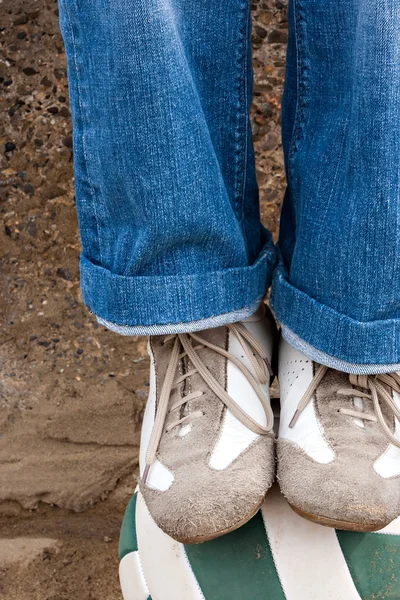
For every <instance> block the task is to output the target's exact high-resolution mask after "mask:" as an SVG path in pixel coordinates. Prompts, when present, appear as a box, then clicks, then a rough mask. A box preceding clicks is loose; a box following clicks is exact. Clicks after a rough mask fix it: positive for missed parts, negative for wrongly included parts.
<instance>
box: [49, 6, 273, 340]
mask: <svg viewBox="0 0 400 600" xmlns="http://www.w3.org/2000/svg"><path fill="white" fill-rule="evenodd" d="M249 13H250V11H249V3H248V2H247V0H230V1H229V2H227V3H225V4H223V5H219V6H218V7H217V6H216V5H215V4H214V2H213V1H211V0H196V1H194V0H60V17H61V27H62V32H63V36H64V40H65V45H66V50H67V57H68V69H69V83H70V96H71V106H72V113H73V121H74V160H75V179H76V192H77V206H78V214H79V223H80V230H81V238H82V247H83V252H82V259H81V281H82V290H83V299H84V302H85V303H86V304H87V305H88V306H89V307H90V309H91V310H92V311H93V312H94V313H95V314H96V315H97V316H98V317H99V318H100V319H103V320H105V321H107V322H112V323H113V324H114V325H115V326H116V325H122V326H127V327H139V328H140V330H141V331H142V332H143V333H150V332H151V331H152V330H154V327H155V326H156V327H157V326H168V325H171V326H174V328H175V330H176V329H179V324H182V330H184V329H185V328H187V325H186V324H187V323H188V322H192V321H201V320H204V322H207V321H206V320H209V319H213V318H214V317H217V316H218V315H227V314H229V313H232V315H231V317H229V319H230V320H232V321H234V320H236V319H237V314H242V313H243V314H248V312H249V310H252V311H253V310H255V308H257V305H258V304H259V303H260V301H261V299H262V297H263V296H264V294H265V292H266V289H267V287H268V285H269V284H270V282H271V279H272V269H273V266H274V264H275V249H274V247H273V244H272V241H271V236H270V234H269V233H268V232H266V231H265V230H264V228H263V227H262V225H261V223H260V217H259V201H258V188H257V183H256V179H255V164H254V154H253V148H252V141H251V134H250V124H249V107H250V103H251V90H252V70H251V47H250V43H249V39H250V14H249ZM243 311H244V312H243ZM164 330H165V327H164ZM171 330H172V329H171Z"/></svg>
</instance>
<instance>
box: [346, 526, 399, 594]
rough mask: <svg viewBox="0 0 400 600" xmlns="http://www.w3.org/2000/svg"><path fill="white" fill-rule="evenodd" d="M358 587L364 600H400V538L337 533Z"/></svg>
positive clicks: (373, 534)
mask: <svg viewBox="0 0 400 600" xmlns="http://www.w3.org/2000/svg"><path fill="white" fill-rule="evenodd" d="M336 534H337V537H338V540H339V543H340V546H341V548H342V552H343V554H344V557H345V559H346V562H347V565H348V567H349V570H350V573H351V576H352V578H353V581H354V584H355V586H356V588H357V591H358V593H359V594H360V596H361V598H362V599H363V600H399V598H400V537H399V536H395V535H386V534H383V533H364V534H363V533H353V532H351V531H337V532H336Z"/></svg>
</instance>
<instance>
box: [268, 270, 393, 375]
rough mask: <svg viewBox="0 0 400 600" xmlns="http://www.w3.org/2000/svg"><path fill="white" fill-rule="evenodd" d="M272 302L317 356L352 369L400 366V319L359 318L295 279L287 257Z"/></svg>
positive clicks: (285, 326)
mask: <svg viewBox="0 0 400 600" xmlns="http://www.w3.org/2000/svg"><path fill="white" fill-rule="evenodd" d="M271 306H272V308H273V310H274V313H275V317H276V318H277V320H278V321H279V322H280V324H281V325H282V331H283V334H284V337H285V338H286V339H287V341H288V342H289V343H290V344H291V345H293V346H295V347H297V348H298V349H299V350H301V351H302V352H304V353H305V354H307V355H308V356H309V357H310V358H312V359H313V360H315V361H317V362H320V363H321V364H326V365H327V366H331V367H332V368H336V369H338V370H341V371H346V372H349V373H370V374H373V373H382V372H384V373H388V372H393V371H398V370H399V368H398V367H399V366H400V319H397V318H393V319H384V320H376V321H356V320H355V319H353V318H351V317H349V316H347V315H345V314H342V313H340V312H337V311H336V310H334V309H333V308H331V307H329V306H327V305H324V304H321V303H320V302H318V301H317V300H315V299H314V298H312V297H311V296H308V295H307V294H306V293H304V292H302V291H301V290H299V289H298V288H296V287H294V286H293V285H291V284H290V283H289V281H288V273H287V270H286V268H285V267H284V266H283V265H282V264H281V263H280V264H279V266H278V267H277V269H276V270H275V273H274V278H273V283H272V292H271ZM289 332H290V333H289ZM317 352H318V354H317Z"/></svg>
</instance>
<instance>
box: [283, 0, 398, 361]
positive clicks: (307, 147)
mask: <svg viewBox="0 0 400 600" xmlns="http://www.w3.org/2000/svg"><path fill="white" fill-rule="evenodd" d="M290 9H291V10H290V35H289V38H290V40H289V48H288V59H287V78H286V90H285V96H284V104H283V123H284V125H283V144H284V150H285V160H286V170H287V181H288V189H287V193H286V196H285V200H284V206H283V210H282V219H281V230H280V240H279V246H280V252H281V256H280V262H279V267H278V268H277V270H276V272H275V274H274V283H273V290H272V305H273V308H274V311H275V314H276V316H277V318H278V319H279V320H280V322H281V323H282V324H283V325H284V326H285V327H286V328H288V329H290V330H291V331H292V332H293V333H294V334H296V336H297V338H298V339H301V340H303V341H304V342H306V343H307V344H308V345H309V346H313V347H314V348H316V349H317V350H319V351H320V352H321V353H322V354H321V355H323V354H325V355H329V356H331V357H334V358H335V359H336V360H340V361H345V362H347V363H356V364H358V365H359V368H360V369H361V367H362V368H363V369H365V368H366V367H365V365H375V366H374V367H373V368H372V371H371V372H376V368H377V367H376V365H390V364H392V365H393V364H398V363H400V3H399V2H398V0H324V2H321V1H320V0H293V1H292V2H291V7H290ZM293 341H294V338H292V343H293ZM358 372H363V371H362V370H359V371H358Z"/></svg>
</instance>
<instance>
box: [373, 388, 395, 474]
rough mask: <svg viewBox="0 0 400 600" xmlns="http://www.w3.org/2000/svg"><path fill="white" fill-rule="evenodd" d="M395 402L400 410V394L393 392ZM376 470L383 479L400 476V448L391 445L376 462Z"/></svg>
mask: <svg viewBox="0 0 400 600" xmlns="http://www.w3.org/2000/svg"><path fill="white" fill-rule="evenodd" d="M393 400H394V401H395V403H396V406H397V408H398V409H399V410H400V394H398V392H395V391H393ZM395 436H396V437H397V439H398V440H400V423H399V422H398V420H397V419H396V427H395ZM374 469H375V471H376V472H377V473H378V475H380V476H381V477H385V478H388V477H396V476H397V475H400V448H397V446H394V445H393V444H390V446H388V448H387V450H386V451H385V452H384V453H383V454H382V456H380V457H379V458H378V460H377V461H375V464H374Z"/></svg>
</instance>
